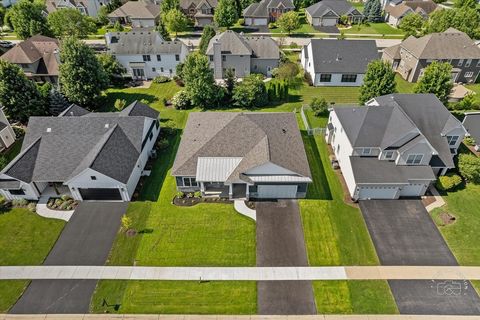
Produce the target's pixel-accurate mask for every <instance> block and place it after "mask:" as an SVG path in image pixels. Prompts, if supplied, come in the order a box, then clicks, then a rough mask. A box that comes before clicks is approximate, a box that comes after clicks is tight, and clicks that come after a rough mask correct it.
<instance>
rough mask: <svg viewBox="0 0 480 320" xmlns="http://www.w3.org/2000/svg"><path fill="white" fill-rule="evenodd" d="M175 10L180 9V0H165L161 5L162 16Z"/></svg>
mask: <svg viewBox="0 0 480 320" xmlns="http://www.w3.org/2000/svg"><path fill="white" fill-rule="evenodd" d="M173 9H180V2H179V0H163V1H162V4H161V5H160V11H161V12H162V14H166V13H167V12H168V11H170V10H173Z"/></svg>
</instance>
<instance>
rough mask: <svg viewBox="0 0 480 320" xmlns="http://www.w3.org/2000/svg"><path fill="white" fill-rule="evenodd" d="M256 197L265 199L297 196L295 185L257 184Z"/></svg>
mask: <svg viewBox="0 0 480 320" xmlns="http://www.w3.org/2000/svg"><path fill="white" fill-rule="evenodd" d="M258 197H259V198H265V199H289V198H296V197H297V185H286V186H278V185H277V186H273V185H272V186H270V185H260V186H258Z"/></svg>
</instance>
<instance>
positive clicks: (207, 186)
mask: <svg viewBox="0 0 480 320" xmlns="http://www.w3.org/2000/svg"><path fill="white" fill-rule="evenodd" d="M247 187H248V186H247V184H245V183H234V184H231V185H225V184H224V183H223V182H202V183H201V190H202V193H203V196H204V197H220V198H229V199H237V200H238V199H243V200H247V199H248V197H247Z"/></svg>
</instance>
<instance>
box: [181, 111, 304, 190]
mask: <svg viewBox="0 0 480 320" xmlns="http://www.w3.org/2000/svg"><path fill="white" fill-rule="evenodd" d="M172 175H173V176H174V177H175V178H176V182H177V189H178V190H179V191H183V192H195V191H200V192H201V193H202V196H212V197H225V198H230V199H253V198H255V199H288V198H304V197H305V196H306V193H307V186H308V184H309V183H311V182H312V179H311V173H310V167H309V164H308V160H307V155H306V153H305V148H304V146H303V141H302V138H301V136H300V131H299V128H298V125H297V121H296V118H295V114H293V113H291V112H290V113H273V112H272V113H270V112H266V113H234V112H194V113H190V115H189V117H188V121H187V125H186V127H185V130H184V132H183V136H182V141H181V142H180V146H179V148H178V152H177V155H176V158H175V162H174V164H173V168H172Z"/></svg>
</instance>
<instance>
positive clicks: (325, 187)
mask: <svg viewBox="0 0 480 320" xmlns="http://www.w3.org/2000/svg"><path fill="white" fill-rule="evenodd" d="M302 138H303V143H304V145H305V151H306V153H307V158H308V163H309V164H310V171H311V173H312V180H313V183H311V184H310V185H309V186H308V190H307V199H318V200H333V197H332V192H331V190H330V186H329V184H328V179H327V175H326V173H325V169H324V167H323V164H322V159H321V157H320V152H319V151H318V148H317V143H316V141H315V136H309V135H308V133H307V132H306V131H305V130H302Z"/></svg>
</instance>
